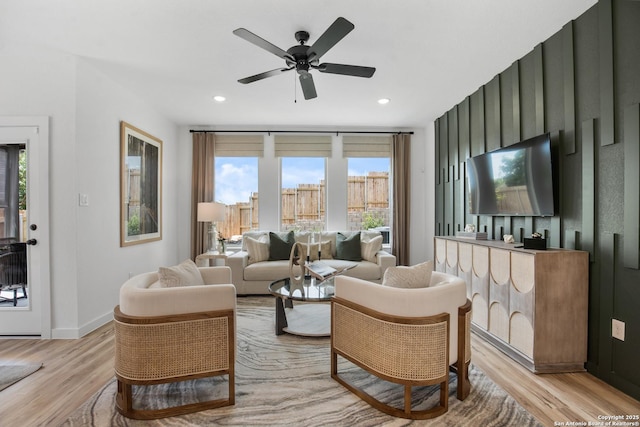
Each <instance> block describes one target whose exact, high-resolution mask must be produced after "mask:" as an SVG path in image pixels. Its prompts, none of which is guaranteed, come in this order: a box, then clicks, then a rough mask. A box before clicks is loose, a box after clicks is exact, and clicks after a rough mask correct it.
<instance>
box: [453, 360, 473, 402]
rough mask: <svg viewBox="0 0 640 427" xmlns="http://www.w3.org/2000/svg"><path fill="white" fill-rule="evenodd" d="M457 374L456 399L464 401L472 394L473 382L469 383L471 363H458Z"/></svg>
mask: <svg viewBox="0 0 640 427" xmlns="http://www.w3.org/2000/svg"><path fill="white" fill-rule="evenodd" d="M456 374H457V378H458V390H457V392H456V397H457V398H458V400H464V399H466V398H467V396H469V393H470V392H471V381H469V362H463V361H458V363H457V366H456Z"/></svg>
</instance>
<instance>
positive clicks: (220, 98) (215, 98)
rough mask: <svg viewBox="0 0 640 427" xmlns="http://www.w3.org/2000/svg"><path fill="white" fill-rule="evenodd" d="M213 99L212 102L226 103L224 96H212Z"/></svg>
mask: <svg viewBox="0 0 640 427" xmlns="http://www.w3.org/2000/svg"><path fill="white" fill-rule="evenodd" d="M213 99H214V101H216V102H224V101H226V100H227V98H225V97H224V96H222V95H216V96H214V97H213Z"/></svg>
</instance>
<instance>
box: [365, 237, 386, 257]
mask: <svg viewBox="0 0 640 427" xmlns="http://www.w3.org/2000/svg"><path fill="white" fill-rule="evenodd" d="M380 249H382V236H376V237H374V238H373V239H371V240H369V241H366V242H365V241H362V240H361V241H360V252H361V254H362V259H364V260H365V261H369V262H378V260H377V257H376V255H377V253H378V251H379V250H380Z"/></svg>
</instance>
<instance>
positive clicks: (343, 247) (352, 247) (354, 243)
mask: <svg viewBox="0 0 640 427" xmlns="http://www.w3.org/2000/svg"><path fill="white" fill-rule="evenodd" d="M336 258H337V259H344V260H346V261H362V254H361V252H360V232H358V233H353V234H352V235H351V236H349V237H346V236H345V235H344V234H342V233H338V234H336Z"/></svg>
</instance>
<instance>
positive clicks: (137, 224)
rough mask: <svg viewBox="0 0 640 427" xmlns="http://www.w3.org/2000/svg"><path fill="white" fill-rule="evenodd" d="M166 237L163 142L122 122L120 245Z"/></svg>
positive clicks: (135, 243)
mask: <svg viewBox="0 0 640 427" xmlns="http://www.w3.org/2000/svg"><path fill="white" fill-rule="evenodd" d="M161 239H162V141H161V140H160V139H158V138H156V137H154V136H152V135H150V134H148V133H147V132H144V131H142V130H140V129H138V128H136V127H134V126H131V125H130V124H129V123H126V122H120V246H129V245H137V244H140V243H147V242H152V241H155V240H161Z"/></svg>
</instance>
